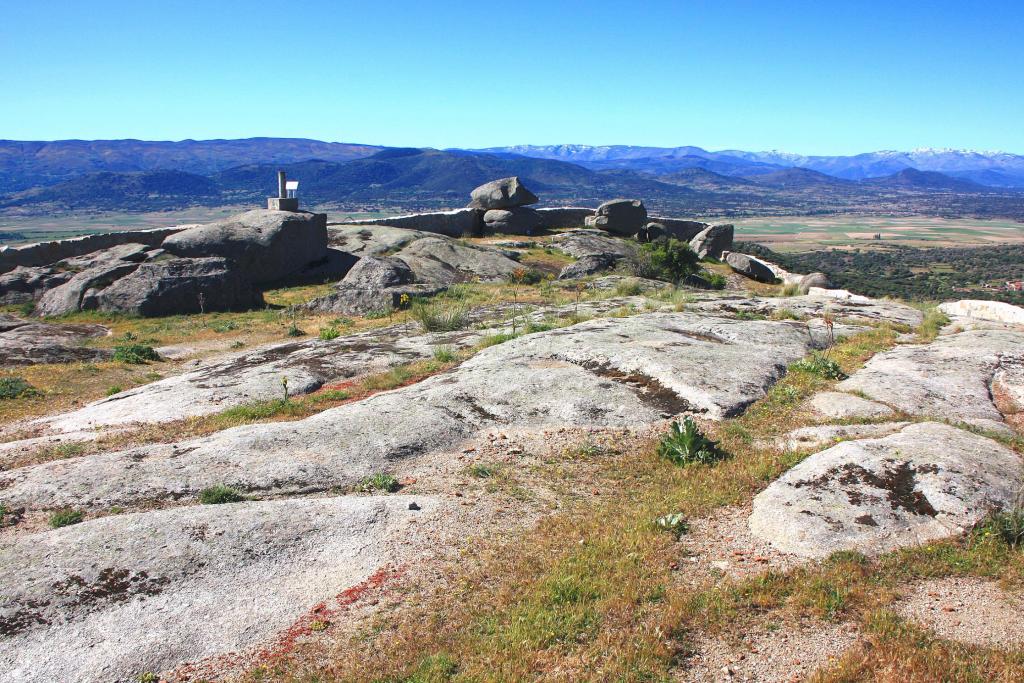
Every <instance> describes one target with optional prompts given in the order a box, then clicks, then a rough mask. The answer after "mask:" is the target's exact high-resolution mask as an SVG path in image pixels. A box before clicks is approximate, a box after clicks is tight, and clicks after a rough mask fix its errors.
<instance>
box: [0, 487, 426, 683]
mask: <svg viewBox="0 0 1024 683" xmlns="http://www.w3.org/2000/svg"><path fill="white" fill-rule="evenodd" d="M412 500H413V499H411V498H409V497H407V496H388V497H359V498H353V497H344V498H321V499H306V500H288V501H265V502H250V503H235V504H230V505H216V506H195V507H185V508H177V509H171V510H162V511H154V512H149V513H142V514H125V515H112V516H108V517H104V518H101V519H96V520H93V521H89V522H86V523H83V524H78V525H75V526H70V527H65V528H63V529H57V530H52V531H47V532H44V533H38V534H33V535H30V536H25V537H22V538H19V539H18V540H16V541H15V542H13V543H11V544H8V545H7V546H5V547H4V548H3V549H2V550H0V585H3V586H4V590H3V595H2V596H0V633H2V634H3V638H0V670H2V671H4V672H5V673H4V680H6V681H19V683H36V682H38V683H44V682H46V683H49V682H50V681H136V680H138V677H139V675H140V674H141V673H143V672H145V671H161V670H164V669H169V668H173V667H174V666H175V665H177V664H179V663H180V662H183V661H189V660H195V659H200V658H203V657H206V656H210V655H215V654H220V653H224V652H233V651H239V650H244V649H246V648H249V647H253V646H257V645H260V644H262V643H263V642H265V641H266V640H268V639H270V638H272V637H274V636H276V634H277V633H278V632H280V631H283V630H284V629H286V628H287V627H288V626H290V625H291V624H292V623H293V622H295V621H296V620H297V619H299V618H300V617H301V616H302V615H303V614H304V612H305V611H306V609H308V608H309V607H310V606H311V605H314V604H316V603H318V602H320V601H321V600H324V599H327V598H330V597H333V596H334V595H336V594H337V593H338V592H340V591H341V590H343V589H345V588H347V587H349V586H353V585H356V584H358V583H359V582H361V581H363V580H365V579H366V578H367V577H369V576H370V575H371V574H373V572H375V571H377V570H378V569H379V568H381V567H382V566H384V565H386V564H388V563H391V562H395V561H396V560H397V559H398V558H399V557H401V556H400V552H401V550H400V548H401V547H402V546H401V545H400V544H401V543H402V542H408V541H409V540H410V539H413V540H415V539H416V538H417V536H418V535H419V533H420V532H419V531H418V528H419V526H418V525H417V522H419V523H420V524H422V523H424V522H429V521H430V520H431V519H433V518H434V517H436V515H437V514H438V513H439V511H440V510H439V506H440V505H441V503H440V502H438V501H436V500H435V499H432V498H429V497H423V496H421V497H417V498H416V499H415V500H416V502H417V504H418V505H419V506H420V507H421V508H422V510H419V511H414V510H409V504H410V502H411V501H412ZM410 547H411V546H410Z"/></svg>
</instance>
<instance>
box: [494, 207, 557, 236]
mask: <svg viewBox="0 0 1024 683" xmlns="http://www.w3.org/2000/svg"><path fill="white" fill-rule="evenodd" d="M543 222H544V219H543V218H541V215H540V214H539V213H537V212H536V211H534V210H533V209H530V208H528V207H525V206H519V207H512V208H509V209H490V210H489V211H488V212H487V213H485V214H484V233H485V234H494V233H500V234H504V235H532V234H533V233H534V232H536V231H537V229H539V228H540V227H541V225H542V224H543Z"/></svg>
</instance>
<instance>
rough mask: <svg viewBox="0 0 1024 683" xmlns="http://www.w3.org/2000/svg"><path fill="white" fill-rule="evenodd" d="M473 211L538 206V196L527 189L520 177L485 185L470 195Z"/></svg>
mask: <svg viewBox="0 0 1024 683" xmlns="http://www.w3.org/2000/svg"><path fill="white" fill-rule="evenodd" d="M470 197H472V201H470V202H469V208H472V209H510V208H512V207H516V206H526V205H527V204H536V203H537V201H538V200H537V195H535V194H534V193H532V192H530V191H529V190H528V189H526V186H525V185H523V183H522V181H520V180H519V177H518V176H512V177H511V178H501V179H499V180H492V181H491V182H489V183H484V184H483V185H481V186H480V187H478V188H476V189H475V190H473V191H472V192H471V193H470Z"/></svg>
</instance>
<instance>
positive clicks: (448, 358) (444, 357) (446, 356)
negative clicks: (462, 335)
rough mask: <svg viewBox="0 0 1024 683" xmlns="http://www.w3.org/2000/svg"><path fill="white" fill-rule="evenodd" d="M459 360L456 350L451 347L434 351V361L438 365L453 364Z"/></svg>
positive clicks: (438, 348)
mask: <svg viewBox="0 0 1024 683" xmlns="http://www.w3.org/2000/svg"><path fill="white" fill-rule="evenodd" d="M456 358H458V355H457V354H456V351H455V348H454V347H451V346H438V347H436V348H435V349H434V360H436V361H437V362H438V363H451V362H452V361H453V360H455V359H456Z"/></svg>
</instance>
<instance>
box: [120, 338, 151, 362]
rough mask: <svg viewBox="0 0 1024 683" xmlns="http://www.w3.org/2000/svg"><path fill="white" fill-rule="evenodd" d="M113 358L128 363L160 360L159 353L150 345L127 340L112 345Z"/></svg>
mask: <svg viewBox="0 0 1024 683" xmlns="http://www.w3.org/2000/svg"><path fill="white" fill-rule="evenodd" d="M114 360H115V361H117V362H119V363H128V364H129V365H143V364H145V363H148V362H150V361H156V360H160V354H158V353H157V352H156V349H154V348H153V347H152V346H149V345H147V344H137V343H135V342H127V341H126V343H123V344H118V345H116V346H115V347H114Z"/></svg>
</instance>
